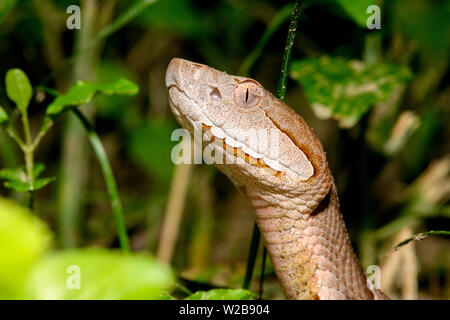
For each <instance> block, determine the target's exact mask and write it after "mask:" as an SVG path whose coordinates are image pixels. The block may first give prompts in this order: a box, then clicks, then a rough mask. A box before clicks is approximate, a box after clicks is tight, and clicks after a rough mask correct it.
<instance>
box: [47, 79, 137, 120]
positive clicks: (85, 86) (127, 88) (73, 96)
mask: <svg viewBox="0 0 450 320" xmlns="http://www.w3.org/2000/svg"><path fill="white" fill-rule="evenodd" d="M138 91H139V88H138V86H137V85H136V84H134V83H133V82H131V81H129V80H127V79H124V78H120V79H117V80H115V81H112V82H107V83H94V82H85V81H78V82H77V83H75V85H74V86H72V87H71V88H70V89H69V91H68V92H66V93H65V94H63V95H60V96H58V97H57V98H56V99H55V100H54V101H53V102H52V103H51V104H50V105H49V106H48V108H47V115H56V114H59V113H60V112H62V111H64V110H65V109H67V108H69V107H73V106H78V105H80V104H85V103H88V102H90V101H91V100H92V98H93V97H94V95H95V94H96V93H97V92H100V93H103V94H107V95H112V94H121V95H135V94H136V93H138Z"/></svg>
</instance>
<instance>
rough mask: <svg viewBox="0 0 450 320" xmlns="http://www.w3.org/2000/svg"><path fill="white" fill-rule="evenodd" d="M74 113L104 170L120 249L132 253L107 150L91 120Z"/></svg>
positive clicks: (75, 109)
mask: <svg viewBox="0 0 450 320" xmlns="http://www.w3.org/2000/svg"><path fill="white" fill-rule="evenodd" d="M72 111H73V113H74V114H75V115H76V116H77V117H78V119H79V120H80V121H81V123H82V124H83V126H84V128H85V129H86V131H87V133H88V137H89V141H90V142H91V145H92V148H93V149H94V152H95V155H96V156H97V160H98V162H99V164H100V167H101V169H102V173H103V177H104V178H105V182H106V186H107V188H108V195H109V198H110V200H111V206H112V209H113V213H114V218H115V220H116V224H117V231H118V236H119V242H120V247H121V248H122V250H123V251H125V252H128V251H130V245H129V241H128V235H127V229H126V226H125V221H124V218H123V211H122V203H121V201H120V198H119V192H118V190H117V185H116V180H115V179H114V174H113V172H112V170H111V166H110V164H109V160H108V157H107V155H106V152H105V149H104V148H103V145H102V143H101V141H100V138H99V136H98V135H97V132H96V131H95V129H94V127H93V126H92V125H91V123H90V122H89V120H88V119H87V118H86V117H85V116H84V115H83V114H82V113H81V112H80V110H78V109H77V108H74V109H72Z"/></svg>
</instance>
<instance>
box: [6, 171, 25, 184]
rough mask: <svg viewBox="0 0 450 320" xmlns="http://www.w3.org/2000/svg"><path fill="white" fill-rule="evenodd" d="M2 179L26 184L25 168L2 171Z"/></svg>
mask: <svg viewBox="0 0 450 320" xmlns="http://www.w3.org/2000/svg"><path fill="white" fill-rule="evenodd" d="M0 179H4V180H8V181H13V182H26V181H27V175H26V173H25V171H24V170H23V168H4V169H1V170H0Z"/></svg>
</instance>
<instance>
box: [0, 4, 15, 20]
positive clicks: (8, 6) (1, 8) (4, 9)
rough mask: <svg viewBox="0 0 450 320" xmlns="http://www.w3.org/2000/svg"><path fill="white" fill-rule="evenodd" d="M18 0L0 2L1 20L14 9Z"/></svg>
mask: <svg viewBox="0 0 450 320" xmlns="http://www.w3.org/2000/svg"><path fill="white" fill-rule="evenodd" d="M17 2H18V0H2V1H1V2H0V22H1V21H2V20H3V18H4V17H5V16H6V15H7V14H8V13H9V12H10V11H11V10H12V9H14V6H15V5H16V3H17Z"/></svg>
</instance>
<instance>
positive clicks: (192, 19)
mask: <svg viewBox="0 0 450 320" xmlns="http://www.w3.org/2000/svg"><path fill="white" fill-rule="evenodd" d="M137 21H138V22H139V23H141V24H143V25H144V26H148V27H150V28H158V29H162V30H167V31H169V32H173V33H174V34H178V35H180V34H181V35H185V36H187V37H191V38H196V39H201V38H203V39H205V37H207V36H208V32H209V31H210V29H208V27H207V25H206V23H205V22H206V20H205V19H204V18H203V17H202V14H201V12H199V11H198V9H197V8H196V7H195V6H194V5H193V4H192V3H191V1H189V0H160V1H157V2H155V3H154V4H153V5H152V6H150V7H149V8H147V9H146V10H144V11H143V12H142V13H141V14H140V15H139V17H138V18H137Z"/></svg>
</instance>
